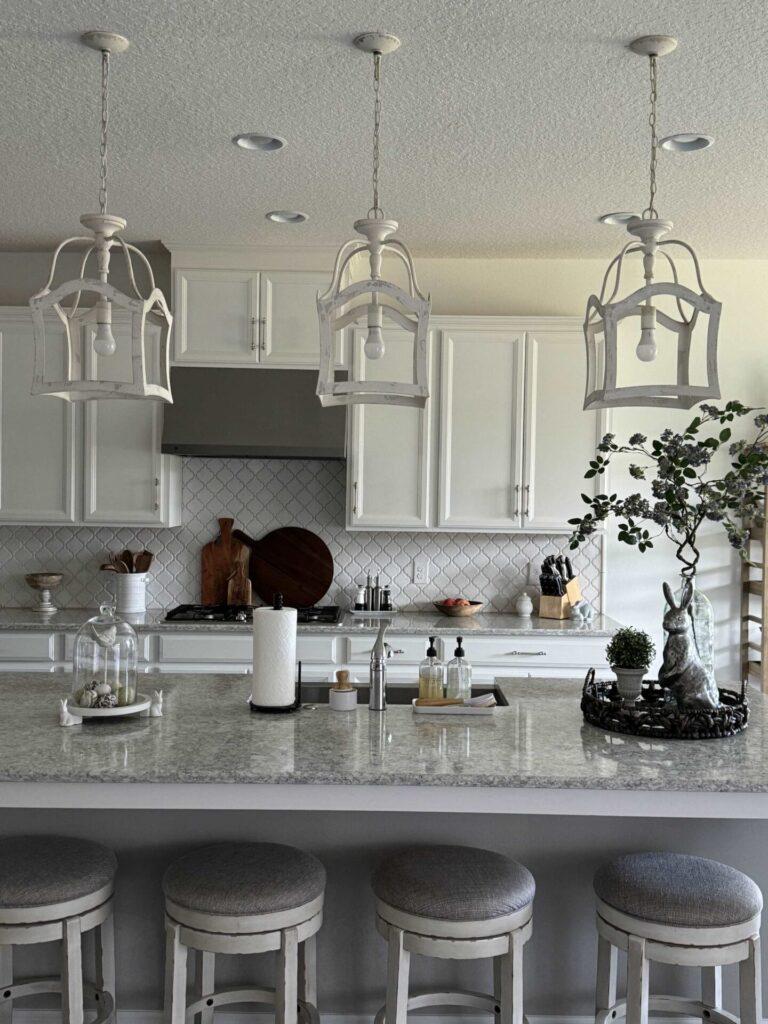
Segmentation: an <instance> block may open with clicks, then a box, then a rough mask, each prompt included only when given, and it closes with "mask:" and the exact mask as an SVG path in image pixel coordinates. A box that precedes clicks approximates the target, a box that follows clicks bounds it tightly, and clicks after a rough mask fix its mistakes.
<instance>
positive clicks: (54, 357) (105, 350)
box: [29, 31, 173, 402]
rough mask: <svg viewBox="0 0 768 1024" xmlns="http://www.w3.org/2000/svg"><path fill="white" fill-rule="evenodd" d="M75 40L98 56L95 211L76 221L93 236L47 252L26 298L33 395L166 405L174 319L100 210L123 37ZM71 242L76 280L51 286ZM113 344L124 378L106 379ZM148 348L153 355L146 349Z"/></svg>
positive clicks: (114, 222)
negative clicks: (113, 65)
mask: <svg viewBox="0 0 768 1024" xmlns="http://www.w3.org/2000/svg"><path fill="white" fill-rule="evenodd" d="M80 38H81V41H82V42H83V43H84V44H85V45H86V46H89V47H90V48H91V49H94V50H98V51H100V53H101V141H100V154H101V187H100V189H99V212H98V213H86V214H83V216H82V217H81V218H80V223H81V224H82V225H83V227H85V228H87V229H88V230H89V231H91V232H92V233H93V237H90V236H76V237H73V238H67V239H66V240H65V241H64V242H62V243H61V244H60V245H59V246H58V248H57V249H56V251H55V252H54V254H53V261H52V264H51V271H50V274H49V276H48V281H47V282H46V284H45V287H44V288H43V289H42V290H41V291H39V292H38V293H37V294H36V295H33V296H32V298H31V299H30V300H29V304H30V306H31V308H32V319H33V322H34V339H35V365H34V375H33V381H32V394H33V395H55V396H56V397H57V398H63V399H65V400H66V401H70V402H72V401H83V400H86V399H95V398H151V399H159V400H161V401H165V402H171V401H172V398H171V390H170V380H169V343H170V333H171V325H172V323H173V317H172V316H171V313H170V310H169V308H168V304H167V302H166V301H165V297H164V296H163V293H162V292H161V291H160V289H159V288H158V287H156V285H155V279H154V275H153V273H152V268H151V266H150V264H149V261H148V260H147V258H146V256H145V255H144V254H143V253H142V252H141V251H140V250H139V249H137V248H136V247H135V246H133V245H130V244H129V243H128V242H126V241H125V240H124V239H123V238H122V237H121V235H120V232H121V231H123V230H125V226H126V221H125V220H124V219H123V218H122V217H117V216H115V215H114V214H111V213H107V136H108V127H109V116H108V115H109V103H108V100H109V60H110V55H111V54H113V53H123V52H124V51H125V50H126V49H127V48H128V40H127V39H126V38H125V37H124V36H121V35H117V34H116V33H114V32H101V31H96V32H85V33H84V34H83V35H82V36H81V37H80ZM72 243H75V244H80V245H82V244H83V243H85V244H86V245H87V248H86V250H85V253H84V254H83V258H82V261H81V264H80V276H79V278H77V279H76V280H72V281H65V282H64V283H63V284H59V285H57V286H55V287H54V285H53V281H54V277H55V274H56V264H57V262H58V258H59V254H60V253H61V252H62V250H63V249H65V247H66V246H68V245H70V244H72ZM113 248H116V249H117V251H119V253H120V254H121V255H122V256H123V258H124V259H125V263H126V270H127V276H128V280H129V282H130V285H131V288H132V290H133V292H134V293H135V294H134V295H124V294H123V293H122V292H120V291H119V290H118V289H117V288H116V287H115V286H114V285H113V284H110V282H109V265H110V257H111V250H112V249H113ZM131 254H134V255H135V256H136V257H138V259H139V260H140V262H141V263H142V264H143V267H144V270H145V271H146V273H147V276H148V278H149V294H148V295H147V296H146V298H145V297H144V296H143V295H142V293H141V292H140V291H139V288H138V286H137V284H136V278H135V277H134V272H133V259H132V255H131ZM91 258H92V259H93V262H94V263H95V270H96V274H95V275H94V276H91V277H88V276H87V275H86V271H87V267H88V263H89V260H90V259H91ZM84 295H92V296H93V297H94V299H93V304H92V305H91V306H90V307H88V306H86V303H85V302H83V301H82V300H83V296H84ZM70 297H71V300H72V301H71V303H70V304H69V305H68V306H65V305H64V301H65V300H66V299H68V298H70ZM113 307H116V308H117V310H124V311H125V313H124V314H123V316H121V317H119V318H118V319H120V321H121V327H122V326H123V322H124V323H125V326H126V327H129V329H130V334H129V337H126V339H125V341H119V342H118V341H116V340H115V337H114V334H113V331H112V328H113V320H112V312H113ZM56 317H57V318H58V322H59V324H60V325H63V327H64V330H65V336H64V351H63V353H62V348H61V331H60V329H58V330H54V329H53V328H54V327H55V326H57V323H56V320H55V318H56ZM118 333H121V331H120V330H118ZM46 334H47V335H48V336H46ZM120 344H126V345H130V349H131V359H130V365H131V367H132V373H131V377H130V379H129V380H125V379H123V380H110V379H109V378H110V356H113V355H114V354H115V352H116V351H117V346H118V345H120ZM150 345H151V349H152V351H151V352H148V351H147V348H148V347H149V346H150ZM97 373H98V374H102V373H103V378H104V379H99V376H98V375H97ZM113 375H114V371H113ZM122 376H123V377H124V376H125V375H124V374H123V375H122Z"/></svg>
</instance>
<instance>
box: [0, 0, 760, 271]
mask: <svg viewBox="0 0 768 1024" xmlns="http://www.w3.org/2000/svg"><path fill="white" fill-rule="evenodd" d="M94 27H106V28H113V29H116V30H118V31H121V32H124V33H125V34H127V35H128V36H130V38H131V41H132V45H131V48H130V50H129V51H128V53H127V54H126V55H124V56H120V57H117V58H115V60H114V64H113V67H114V73H113V78H112V108H111V112H112V133H111V138H110V155H111V185H110V208H111V210H112V211H113V212H115V213H120V214H122V215H123V216H125V217H127V218H128V231H127V235H128V237H130V238H132V239H135V240H158V239H162V240H166V241H167V240H173V241H178V242H187V243H204V242H207V243H222V244H235V243H237V244H262V243H286V242H291V243H293V242H296V243H299V244H308V245H319V244H328V243H331V244H336V243H338V242H340V241H341V240H342V239H343V238H344V237H346V236H348V235H349V234H350V233H351V230H350V229H351V222H352V220H354V218H355V217H358V216H361V215H363V214H364V213H365V211H366V209H367V208H368V206H369V205H370V186H369V177H370V170H369V163H370V122H371V94H370V71H371V69H370V58H367V57H366V56H364V55H362V54H360V53H358V52H357V51H356V50H354V49H352V48H351V47H350V45H349V42H350V39H351V37H352V35H353V34H354V33H356V32H358V31H360V30H364V29H368V28H377V27H378V28H383V29H386V30H388V31H391V32H395V33H397V34H398V35H399V36H401V38H402V40H403V46H402V49H401V50H400V51H399V52H398V53H396V54H395V55H394V56H392V57H388V58H386V59H385V61H384V82H383V100H384V126H383V166H382V200H383V205H384V206H385V209H386V210H387V212H388V213H389V214H390V215H391V216H394V217H396V218H397V219H398V220H399V221H400V223H401V235H402V237H403V238H404V239H405V240H406V241H407V242H408V243H409V244H410V245H411V246H412V248H413V249H414V250H415V252H417V253H422V254H431V255H436V256H501V255H504V256H515V255H520V256H542V257H543V256H553V255H563V256H567V255H592V256H600V255H607V254H608V253H610V252H611V251H613V250H614V249H615V248H616V246H617V244H618V242H619V235H618V234H617V233H616V232H617V231H618V229H609V228H605V227H602V226H600V225H598V224H596V223H595V217H596V215H597V214H599V213H601V212H605V211H606V210H613V209H635V210H639V209H640V208H642V207H643V206H644V205H645V203H646V188H647V186H646V176H647V171H646V163H647V134H646V130H645V123H646V118H647V66H646V64H645V63H644V62H643V61H641V60H640V59H639V58H637V57H634V56H633V55H631V54H630V53H629V52H628V51H627V50H626V49H625V48H624V44H625V43H626V42H627V41H629V40H630V39H632V38H633V37H634V36H636V35H638V34H642V33H648V32H665V33H670V34H673V35H676V36H678V37H679V38H680V40H681V43H680V47H679V49H678V51H677V52H676V53H675V54H673V55H672V56H671V57H668V58H666V59H665V60H664V61H662V62H661V69H660V72H661V85H662V90H661V109H660V127H661V129H662V134H664V133H667V132H671V131H676V130H677V131H679V130H683V129H688V128H695V129H699V130H702V131H706V132H709V133H710V134H712V135H714V136H715V138H716V143H715V146H714V147H713V148H712V149H709V150H706V151H704V152H702V153H698V154H694V155H689V156H680V155H673V154H664V156H663V159H662V161H661V166H660V186H659V203H658V205H659V208H660V211H661V212H662V214H664V215H666V216H669V217H671V219H672V220H673V221H674V222H675V224H676V227H677V229H678V231H679V232H680V233H681V234H683V235H684V236H685V237H686V238H687V239H688V240H689V241H691V242H693V243H694V244H695V245H696V246H697V247H698V248H699V249H700V252H701V254H702V255H703V256H707V255H710V256H735V257H766V256H768V201H766V178H767V176H768V175H767V172H768V61H766V59H765V54H766V51H768V7H766V4H765V0H727V2H715V0H643V2H642V3H638V0H380V2H375V0H282V2H281V0H179V2H163V0H159V2H158V0H151V2H150V0H130V2H126V0H58V2H57V3H55V4H54V3H52V2H50V0H4V2H3V4H2V23H1V25H0V95H2V97H3V101H2V105H1V106H0V154H1V156H0V197H1V198H0V247H1V248H5V249H10V248H14V247H19V248H28V247H38V246H48V245H50V244H51V243H53V242H54V241H56V240H57V239H60V238H62V237H63V236H65V235H66V234H69V233H72V232H73V229H74V230H76V229H77V228H78V217H79V214H80V213H81V212H84V211H89V210H92V209H94V208H95V207H96V199H97V188H98V176H97V175H98V103H99V96H98V76H99V67H98V65H99V58H98V55H97V54H95V53H93V52H91V51H89V50H85V49H83V48H82V47H80V46H79V44H78V42H77V36H78V33H79V32H80V31H82V30H83V29H86V28H94ZM248 130H263V131H273V132H275V133H277V134H280V135H282V136H284V137H285V138H286V139H287V140H288V143H289V144H288V147H287V148H286V149H284V150H283V151H282V152H281V153H277V154H270V155H260V154H252V153H245V152H242V151H240V150H238V149H236V148H235V147H234V146H233V145H232V144H231V142H230V139H231V137H232V136H233V135H234V134H236V133H237V132H239V131H248ZM277 208H279V209H285V208H295V209H300V210H304V211H305V212H306V213H307V214H309V217H310V220H309V222H308V223H307V224H305V225H302V226H301V227H298V228H295V227H294V228H290V227H281V226H278V225H274V224H270V223H268V222H267V221H265V220H264V214H265V213H266V211H267V210H271V209H277Z"/></svg>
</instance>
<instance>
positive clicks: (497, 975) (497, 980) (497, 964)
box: [493, 956, 501, 1017]
mask: <svg viewBox="0 0 768 1024" xmlns="http://www.w3.org/2000/svg"><path fill="white" fill-rule="evenodd" d="M493 998H494V999H495V1000H496V1005H497V1006H498V1005H499V1003H500V1001H501V957H500V956H495V957H494V958H493ZM499 1013H500V1009H499V1010H497V1011H496V1016H497V1017H498V1015H499Z"/></svg>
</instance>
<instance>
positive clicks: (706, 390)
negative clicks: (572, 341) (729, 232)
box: [584, 36, 722, 409]
mask: <svg viewBox="0 0 768 1024" xmlns="http://www.w3.org/2000/svg"><path fill="white" fill-rule="evenodd" d="M676 46H677V41H676V40H675V39H673V38H672V37H670V36H642V37H640V38H639V39H636V40H634V42H632V43H631V44H630V49H631V50H632V51H633V52H634V53H637V54H639V55H641V56H644V57H647V58H648V60H649V66H650V84H651V92H650V101H651V103H650V106H651V112H650V117H649V126H650V129H651V133H650V134H651V159H650V199H649V203H648V206H647V208H646V209H645V210H644V211H643V214H642V216H640V217H632V218H631V219H629V220H628V222H627V224H626V228H627V231H628V232H629V233H630V234H631V235H633V236H634V239H633V241H631V242H628V243H627V244H626V245H624V247H623V248H622V249H621V251H620V252H619V253H618V255H617V256H615V257H614V258H613V259H612V260H611V262H610V263H609V265H608V269H607V270H606V273H605V276H604V277H603V283H602V287H601V289H600V294H599V295H591V296H590V297H589V300H588V301H587V309H586V314H585V318H584V340H585V343H586V352H587V384H586V393H585V398H584V409H606V408H613V407H616V406H650V407H661V408H665V407H666V408H682V409H690V408H691V407H692V406H694V405H696V404H697V403H699V402H702V401H704V400H706V399H710V398H719V397H720V384H719V379H718V368H717V338H718V330H719V326H720V314H721V310H722V305H721V303H720V302H718V301H717V300H716V299H714V298H713V297H712V295H711V294H710V293H709V292H708V291H707V290H706V288H705V286H704V282H703V280H702V275H701V267H700V265H699V260H698V257H697V256H696V253H695V252H694V250H693V249H692V247H691V246H690V245H688V243H687V242H683V241H681V240H680V239H674V238H665V237H664V236H665V235H667V234H668V233H669V232H670V231H671V229H672V222H671V221H669V220H663V219H662V218H660V217H659V214H658V211H657V209H656V205H655V200H656V163H657V158H658V152H659V148H660V144H659V139H658V134H657V112H656V105H657V60H658V58H659V57H660V56H664V55H665V54H668V53H671V52H672V51H673V50H674V49H675V48H676ZM670 246H671V247H678V248H679V249H682V250H683V252H684V253H685V254H686V255H688V256H690V258H691V261H692V263H693V268H694V272H695V276H696V282H697V285H698V288H699V291H698V293H697V292H695V291H694V290H693V289H692V288H688V287H686V286H685V285H683V284H681V283H680V280H679V276H678V270H677V265H676V263H675V259H674V257H673V255H672V253H671V252H670V251H668V248H667V247H670ZM673 251H674V250H673ZM635 254H640V255H642V259H643V270H644V277H645V285H644V286H643V287H642V288H639V289H637V290H636V291H634V292H632V293H631V294H630V295H627V296H626V297H625V298H622V299H619V300H618V301H617V300H616V296H617V295H618V293H619V288H620V286H621V275H622V270H623V266H624V260H625V259H626V258H627V257H628V256H631V255H635ZM661 257H664V265H665V266H666V268H667V269H668V270H669V273H670V277H671V280H667V281H659V280H656V269H657V263H658V261H659V259H660V258H661ZM659 296H668V297H671V298H673V299H674V301H675V305H676V307H677V312H678V315H679V320H678V319H676V318H675V317H673V316H669V315H668V314H667V313H664V312H663V311H662V310H660V309H657V308H656V306H655V305H654V300H655V299H656V298H657V297H659ZM684 305H685V306H686V307H689V308H690V313H687V310H686V309H685V308H684ZM632 317H638V318H639V320H640V327H641V335H640V337H641V340H640V345H639V346H638V357H639V358H641V359H645V360H647V361H651V360H652V359H653V358H654V357H655V331H656V325H657V324H658V325H660V326H661V327H663V328H664V329H665V330H666V331H668V332H670V333H671V334H672V335H677V358H676V367H677V371H676V378H675V381H674V382H672V383H669V384H650V385H645V384H644V385H629V386H619V385H618V383H617V380H618V368H619V353H618V332H619V325H620V324H621V322H622V321H624V320H627V319H629V318H632ZM701 317H706V318H707V330H706V352H705V362H706V377H707V379H706V383H705V384H691V352H692V341H693V332H694V329H695V328H696V326H697V323H698V322H699V320H700V319H701ZM641 349H643V350H644V351H643V353H642V354H641Z"/></svg>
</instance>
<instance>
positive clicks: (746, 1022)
mask: <svg viewBox="0 0 768 1024" xmlns="http://www.w3.org/2000/svg"><path fill="white" fill-rule="evenodd" d="M739 1015H740V1017H741V1024H761V1022H762V1019H763V987H762V974H761V965H760V936H759V935H755V936H753V937H752V938H751V939H750V940H749V955H748V957H747V959H746V960H742V961H741V963H740V964H739Z"/></svg>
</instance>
